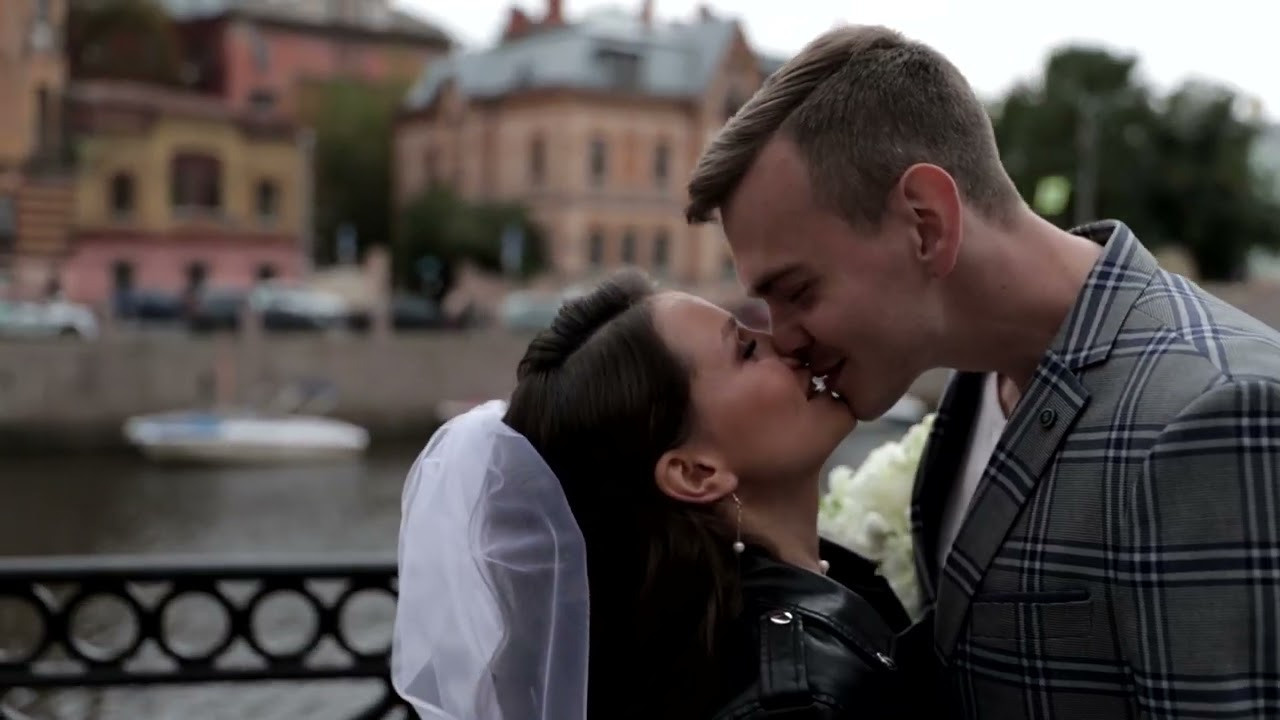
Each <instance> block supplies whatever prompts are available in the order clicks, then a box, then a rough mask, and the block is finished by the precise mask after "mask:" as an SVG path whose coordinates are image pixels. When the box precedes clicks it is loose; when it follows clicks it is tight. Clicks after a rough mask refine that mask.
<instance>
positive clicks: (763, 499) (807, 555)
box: [742, 478, 821, 572]
mask: <svg viewBox="0 0 1280 720" xmlns="http://www.w3.org/2000/svg"><path fill="white" fill-rule="evenodd" d="M778 487H779V488H780V489H781V490H782V491H781V492H778V493H776V494H770V495H767V496H744V497H743V498H742V525H743V529H742V532H743V534H744V535H750V536H751V538H752V539H753V540H755V541H756V542H758V543H760V544H761V545H763V546H764V547H765V549H767V550H768V551H769V552H770V553H771V554H772V555H773V556H774V557H776V558H777V559H779V560H781V561H782V562H785V563H788V564H791V565H795V566H797V567H802V568H805V569H806V570H812V571H814V572H819V571H820V565H819V562H820V560H821V558H820V557H819V556H818V494H819V487H818V481H817V479H816V478H815V479H813V480H811V481H809V482H804V483H795V484H791V483H782V484H779V486H778Z"/></svg>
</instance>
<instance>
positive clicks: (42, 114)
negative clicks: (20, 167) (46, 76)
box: [34, 85, 53, 158]
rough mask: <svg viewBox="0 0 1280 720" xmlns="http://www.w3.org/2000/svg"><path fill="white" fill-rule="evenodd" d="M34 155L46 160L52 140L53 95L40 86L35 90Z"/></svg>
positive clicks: (46, 88) (47, 89)
mask: <svg viewBox="0 0 1280 720" xmlns="http://www.w3.org/2000/svg"><path fill="white" fill-rule="evenodd" d="M34 130H35V134H36V137H35V143H36V155H37V156H38V157H40V158H48V157H49V151H50V150H51V149H52V145H53V143H52V140H53V93H51V92H50V91H49V88H48V87H46V86H44V85H41V86H40V87H39V88H37V89H36V126H35V128H34Z"/></svg>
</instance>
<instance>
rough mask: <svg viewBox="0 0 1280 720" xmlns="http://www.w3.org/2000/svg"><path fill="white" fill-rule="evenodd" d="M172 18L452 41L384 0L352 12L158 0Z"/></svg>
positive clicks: (250, 1)
mask: <svg viewBox="0 0 1280 720" xmlns="http://www.w3.org/2000/svg"><path fill="white" fill-rule="evenodd" d="M160 5H161V6H162V7H164V9H165V10H166V11H167V12H168V13H169V14H170V15H171V16H173V17H174V18H175V19H178V20H199V19H203V18H208V17H214V16H217V15H222V14H224V13H229V12H238V13H243V14H246V15H252V16H255V17H260V18H265V19H273V20H279V21H284V22H291V23H298V24H303V25H315V26H320V27H323V26H339V27H352V28H356V29H359V30H363V31H365V32H372V33H385V34H396V35H413V36H418V37H421V38H423V39H425V40H430V41H433V42H439V43H442V44H443V43H452V39H451V38H450V37H449V34H448V33H446V32H445V31H444V30H442V29H441V28H439V27H437V26H435V25H433V24H431V23H429V22H427V21H425V20H423V19H422V18H419V17H417V16H416V15H413V14H411V13H407V12H404V11H403V10H398V9H396V8H393V7H390V6H389V4H388V3H386V2H385V0H373V1H372V2H366V3H365V4H363V5H357V6H352V7H353V8H355V10H356V13H357V14H356V15H354V16H349V17H342V16H338V15H334V14H333V13H332V12H331V10H330V6H329V5H327V4H324V3H320V2H318V1H317V0H160Z"/></svg>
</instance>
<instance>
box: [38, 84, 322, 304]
mask: <svg viewBox="0 0 1280 720" xmlns="http://www.w3.org/2000/svg"><path fill="white" fill-rule="evenodd" d="M67 107H68V114H69V118H70V123H71V126H72V129H73V132H74V133H75V137H76V138H77V147H78V154H79V157H78V162H77V166H78V169H77V173H76V177H75V212H74V226H75V230H74V241H73V243H72V247H71V249H70V252H69V253H68V255H67V257H66V259H65V261H64V263H63V264H62V267H61V282H62V287H63V290H64V291H65V293H66V295H67V297H68V298H69V299H72V300H76V301H80V302H88V303H94V304H99V305H101V304H107V303H109V302H111V301H112V300H115V299H119V298H122V297H125V296H127V295H128V294H129V293H131V292H133V291H158V292H165V293H178V294H181V293H190V292H195V291H199V290H201V289H205V288H218V287H226V288H244V287H248V286H251V285H253V284H254V283H255V282H256V281H258V280H261V279H267V278H280V279H291V278H296V277H297V276H298V275H299V274H300V273H301V272H302V270H303V268H304V266H305V258H306V248H305V247H304V244H303V238H304V236H305V225H306V218H308V217H309V215H310V208H309V207H308V205H307V203H308V199H307V193H306V190H305V189H306V188H307V187H308V186H309V183H308V171H309V168H308V166H307V163H308V153H307V151H306V148H305V147H304V146H303V144H302V143H301V141H300V134H299V133H298V132H297V130H296V129H295V127H294V126H293V124H292V123H290V122H288V121H285V120H283V119H280V118H279V117H278V116H274V117H273V116H264V115H262V114H261V113H254V112H245V111H237V110H234V109H232V108H230V107H229V106H228V105H227V104H225V103H222V102H220V101H219V100H217V99H216V98H209V97H207V96H203V95H200V94H197V93H191V92H186V91H180V90H173V89H165V88H160V87H157V86H151V85H144V84H139V83H127V82H111V81H98V82H85V83H78V84H76V85H73V86H72V87H71V88H70V90H69V92H68V105H67Z"/></svg>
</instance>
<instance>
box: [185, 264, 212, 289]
mask: <svg viewBox="0 0 1280 720" xmlns="http://www.w3.org/2000/svg"><path fill="white" fill-rule="evenodd" d="M208 279H209V266H208V265H205V264H204V263H203V262H200V261H199V260H197V261H195V262H192V263H188V264H187V291H188V292H191V293H198V292H200V291H201V290H203V289H204V283H205V281H206V280H208Z"/></svg>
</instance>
